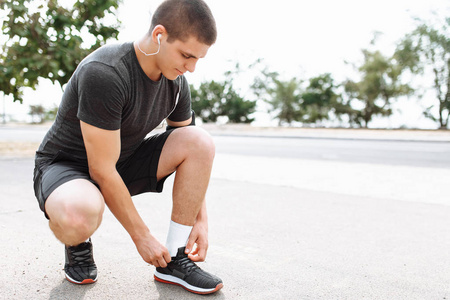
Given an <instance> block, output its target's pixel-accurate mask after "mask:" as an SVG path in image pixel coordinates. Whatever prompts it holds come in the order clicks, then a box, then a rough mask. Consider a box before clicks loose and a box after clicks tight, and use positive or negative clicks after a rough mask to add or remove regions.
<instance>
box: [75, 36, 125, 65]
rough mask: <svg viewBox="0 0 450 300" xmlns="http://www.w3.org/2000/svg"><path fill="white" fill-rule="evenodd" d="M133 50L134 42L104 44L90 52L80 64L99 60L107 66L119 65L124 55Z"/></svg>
mask: <svg viewBox="0 0 450 300" xmlns="http://www.w3.org/2000/svg"><path fill="white" fill-rule="evenodd" d="M132 50H133V46H132V43H130V42H129V43H120V44H119V43H115V44H108V45H105V46H102V47H100V48H98V49H97V50H95V51H94V52H92V53H91V54H89V55H88V56H87V57H86V58H85V59H84V60H83V61H82V62H81V63H80V66H82V65H85V64H88V63H91V62H98V63H101V64H104V65H107V66H111V67H117V66H118V65H119V64H120V62H121V61H122V60H123V58H124V57H127V56H128V55H129V54H130V52H131V51H132Z"/></svg>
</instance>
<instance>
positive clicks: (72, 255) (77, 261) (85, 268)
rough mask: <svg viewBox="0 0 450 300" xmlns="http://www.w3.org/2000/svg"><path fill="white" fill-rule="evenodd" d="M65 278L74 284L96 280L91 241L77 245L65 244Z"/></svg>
mask: <svg viewBox="0 0 450 300" xmlns="http://www.w3.org/2000/svg"><path fill="white" fill-rule="evenodd" d="M64 271H65V273H66V279H67V280H68V281H70V282H72V283H76V284H88V283H94V282H96V281H97V266H96V265H95V262H94V256H93V253H92V242H91V239H89V241H88V242H84V243H81V244H79V245H78V246H70V247H68V246H66V264H65V266H64Z"/></svg>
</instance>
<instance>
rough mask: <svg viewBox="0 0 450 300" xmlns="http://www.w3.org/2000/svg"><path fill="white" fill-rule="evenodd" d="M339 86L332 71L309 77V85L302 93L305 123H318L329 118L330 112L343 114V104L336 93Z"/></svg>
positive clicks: (303, 119)
mask: <svg viewBox="0 0 450 300" xmlns="http://www.w3.org/2000/svg"><path fill="white" fill-rule="evenodd" d="M336 88H337V86H336V85H335V84H334V80H333V78H332V77H331V74H330V73H326V74H322V75H319V76H317V77H313V78H311V79H309V85H308V87H306V89H305V92H304V93H303V94H302V101H301V104H300V108H301V110H302V118H301V121H302V122H304V123H317V122H320V121H324V120H329V118H330V112H334V113H335V115H339V114H341V111H342V108H341V106H342V105H343V104H342V103H340V102H339V99H340V97H339V95H338V94H336V92H335V90H336Z"/></svg>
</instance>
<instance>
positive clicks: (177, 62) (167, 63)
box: [157, 36, 210, 80]
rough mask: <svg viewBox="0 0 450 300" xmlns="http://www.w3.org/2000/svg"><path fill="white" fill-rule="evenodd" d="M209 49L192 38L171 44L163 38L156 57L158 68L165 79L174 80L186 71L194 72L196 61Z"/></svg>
mask: <svg viewBox="0 0 450 300" xmlns="http://www.w3.org/2000/svg"><path fill="white" fill-rule="evenodd" d="M209 47H210V46H208V45H206V44H203V43H200V42H199V41H198V40H197V39H196V38H195V37H192V36H191V37H189V39H187V40H186V41H185V42H182V41H180V40H175V41H173V42H171V43H169V42H167V40H166V39H164V38H163V39H161V51H160V53H159V55H158V61H157V64H158V68H159V69H160V70H161V72H162V73H163V74H164V76H165V77H166V78H167V79H170V80H175V79H176V78H177V77H178V76H179V75H183V74H184V73H185V72H187V71H189V72H191V73H192V72H194V70H195V66H196V64H197V62H198V60H199V59H200V58H203V57H205V56H206V53H207V52H208V49H209Z"/></svg>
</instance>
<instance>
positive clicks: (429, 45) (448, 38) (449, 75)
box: [395, 18, 450, 129]
mask: <svg viewBox="0 0 450 300" xmlns="http://www.w3.org/2000/svg"><path fill="white" fill-rule="evenodd" d="M421 22H423V21H421ZM439 27H440V28H439V29H436V28H435V27H433V26H432V25H430V24H425V23H422V24H420V25H419V26H418V27H417V28H416V29H415V30H414V31H413V32H411V33H409V34H407V35H406V36H405V37H404V38H403V39H402V40H401V41H400V43H399V45H398V47H397V50H396V54H395V56H396V58H397V60H398V61H399V62H400V63H401V64H403V65H404V66H405V67H408V68H409V69H410V70H411V71H412V72H413V73H415V74H421V75H422V74H424V72H427V71H430V69H431V72H432V74H433V77H434V78H433V89H434V90H435V91H436V97H437V101H436V102H437V104H435V105H432V106H430V107H428V108H427V109H426V111H425V112H424V115H425V116H426V117H427V118H429V119H432V120H433V121H435V122H438V123H439V126H440V128H441V129H446V128H447V127H448V125H449V118H450V18H447V19H446V20H445V22H444V23H443V24H442V25H441V26H439ZM435 106H437V107H438V112H439V113H438V117H437V118H436V117H435V116H434V115H433V113H432V109H433V108H434V107H435Z"/></svg>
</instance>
